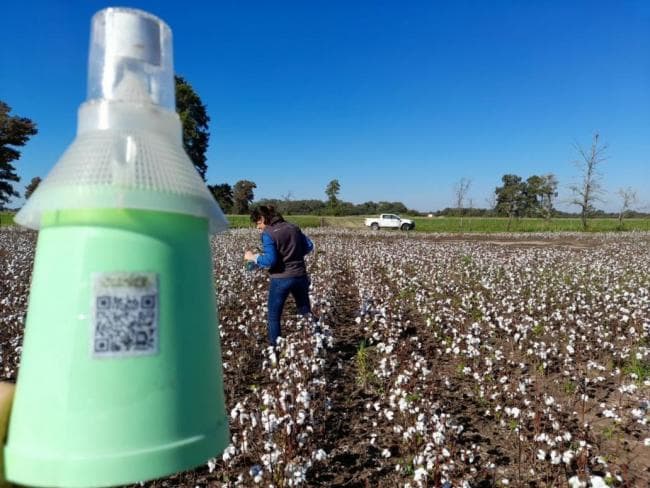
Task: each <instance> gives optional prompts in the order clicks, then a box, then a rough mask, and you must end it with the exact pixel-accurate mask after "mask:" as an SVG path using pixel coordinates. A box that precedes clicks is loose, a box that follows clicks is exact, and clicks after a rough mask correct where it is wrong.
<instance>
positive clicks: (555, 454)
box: [551, 449, 562, 464]
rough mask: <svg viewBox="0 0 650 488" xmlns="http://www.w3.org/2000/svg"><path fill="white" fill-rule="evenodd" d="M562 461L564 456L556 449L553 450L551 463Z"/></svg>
mask: <svg viewBox="0 0 650 488" xmlns="http://www.w3.org/2000/svg"><path fill="white" fill-rule="evenodd" d="M561 461H562V457H561V456H560V454H559V453H558V452H557V451H556V450H555V449H553V450H552V451H551V464H560V462H561Z"/></svg>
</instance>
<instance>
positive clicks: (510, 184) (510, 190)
mask: <svg viewBox="0 0 650 488" xmlns="http://www.w3.org/2000/svg"><path fill="white" fill-rule="evenodd" d="M501 181H502V182H503V186H500V187H497V188H496V189H495V190H494V193H495V194H496V197H497V206H496V210H497V213H498V214H499V215H507V216H508V230H510V225H511V224H512V219H513V217H521V216H523V214H524V212H525V209H526V206H527V205H526V204H527V195H526V191H525V190H526V183H525V182H524V181H522V179H521V176H517V175H503V176H502V177H501Z"/></svg>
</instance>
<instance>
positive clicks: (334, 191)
mask: <svg viewBox="0 0 650 488" xmlns="http://www.w3.org/2000/svg"><path fill="white" fill-rule="evenodd" d="M340 191H341V184H340V183H339V180H332V181H330V182H329V183H328V184H327V187H326V188H325V195H327V203H328V204H329V206H330V207H336V205H337V204H338V202H339V199H338V194H339V192H340Z"/></svg>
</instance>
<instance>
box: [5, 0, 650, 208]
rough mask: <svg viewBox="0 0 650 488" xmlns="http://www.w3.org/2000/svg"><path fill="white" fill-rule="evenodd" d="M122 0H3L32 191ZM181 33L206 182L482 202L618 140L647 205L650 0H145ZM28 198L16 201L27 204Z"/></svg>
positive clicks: (9, 93) (269, 193)
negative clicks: (205, 139)
mask: <svg viewBox="0 0 650 488" xmlns="http://www.w3.org/2000/svg"><path fill="white" fill-rule="evenodd" d="M107 6H116V4H113V3H108V2H103V1H77V2H72V1H69V2H64V1H60V0H49V1H24V2H6V3H5V4H3V22H2V23H3V28H2V29H1V30H0V99H2V100H4V101H6V102H7V103H8V104H9V105H10V106H11V107H12V108H13V109H14V113H16V114H19V115H21V116H26V117H30V118H32V119H33V120H35V121H36V122H37V123H38V126H39V134H38V135H37V136H36V137H34V138H33V139H32V140H31V141H30V142H29V143H28V145H27V146H26V147H25V148H24V151H23V157H22V158H21V160H20V161H18V162H17V163H16V166H17V170H18V173H19V174H20V176H21V177H22V181H21V183H20V188H19V190H20V191H21V192H22V190H23V188H24V185H25V184H27V183H28V182H29V181H30V179H31V178H32V177H33V176H44V175H46V174H47V172H48V171H49V169H50V168H51V167H52V166H53V164H54V163H55V162H56V160H57V159H58V157H59V156H60V155H61V153H62V152H63V151H64V150H65V148H66V147H67V145H68V144H69V143H70V142H71V141H72V139H73V138H74V135H75V129H76V112H77V108H78V106H79V104H81V103H82V102H83V101H84V99H85V96H86V63H87V55H88V52H87V51H88V39H89V29H90V18H91V16H92V15H93V14H94V12H96V11H97V10H100V9H101V8H104V7H107ZM117 6H129V7H136V8H141V9H144V10H147V11H149V12H151V13H153V14H155V15H158V16H159V17H161V18H162V19H163V20H165V21H166V22H167V23H168V24H169V25H170V26H171V28H172V30H173V33H174V56H175V67H176V72H177V73H179V74H181V75H183V76H184V77H185V78H187V79H188V80H189V81H190V82H191V83H192V84H193V86H194V88H195V89H196V91H197V92H198V93H199V95H200V96H201V98H202V100H203V101H204V103H205V104H206V105H207V107H208V112H209V115H210V117H211V118H212V123H211V126H210V131H211V139H210V148H209V151H208V168H209V169H208V173H207V177H208V182H209V183H212V184H214V183H222V182H228V183H230V184H234V183H235V182H236V181H237V180H239V179H250V180H253V181H255V182H256V183H257V190H256V192H255V193H256V198H263V197H271V198H272V197H280V196H282V195H285V194H287V192H289V191H290V192H291V194H292V196H293V198H296V199H299V198H319V199H324V198H325V194H324V189H325V186H326V185H327V182H328V181H330V180H331V179H334V178H337V179H338V180H339V181H340V183H341V193H340V198H342V199H344V200H347V201H352V202H355V203H360V202H363V201H367V200H374V201H379V200H389V201H395V200H400V201H403V202H404V203H405V204H406V205H407V206H409V207H411V208H415V209H418V210H423V211H426V210H430V209H434V210H435V209H439V208H444V207H446V206H451V205H452V201H453V187H454V184H455V183H456V182H457V181H458V180H460V178H462V177H467V178H471V180H472V185H471V188H470V192H469V197H470V198H471V199H472V200H473V203H474V205H475V206H486V201H487V199H488V198H489V197H490V196H491V194H493V192H494V188H495V187H496V186H498V185H499V184H500V178H501V176H502V175H503V174H505V173H515V174H519V175H521V176H523V177H524V178H525V177H527V176H530V175H532V174H544V173H549V172H551V173H555V174H556V175H557V177H558V179H559V181H560V202H559V204H558V207H560V208H567V206H566V205H565V204H563V203H562V201H566V200H567V199H568V197H569V193H568V190H567V187H568V186H569V184H571V183H573V182H574V181H575V180H576V178H577V175H578V171H577V170H576V168H575V167H574V166H573V165H572V164H571V161H572V160H574V159H575V158H576V156H577V155H576V153H575V151H574V149H573V147H572V146H573V144H574V143H576V142H577V143H579V144H582V145H584V146H587V145H588V144H589V143H590V140H591V136H592V134H593V133H594V132H595V131H599V132H600V133H601V135H602V139H603V140H604V141H605V142H606V143H608V145H609V150H608V156H609V159H608V161H607V162H606V163H605V164H604V165H603V166H602V173H603V183H604V187H605V189H606V190H607V194H606V195H605V199H606V202H604V203H602V204H600V205H599V207H600V208H605V209H608V210H615V209H617V208H618V206H619V199H618V198H617V196H616V191H617V190H618V189H619V188H621V187H627V186H631V187H632V188H634V189H636V190H637V192H638V194H639V197H640V200H641V202H640V204H639V206H644V207H645V208H646V210H650V2H646V1H611V2H599V1H585V2H565V1H556V2H550V1H537V2H523V1H512V2H505V1H485V2H476V1H475V2H467V1H455V2H445V3H442V2H432V1H429V2H425V1H422V2H419V1H417V2H416V1H410V2H409V1H397V0H395V1H354V0H348V1H331V0H330V1H301V2H288V1H277V2H269V1H266V2H253V1H249V2H244V1H230V2H220V1H214V2H198V1H197V2H177V1H132V2H130V3H128V4H121V5H120V4H117ZM14 203H15V204H16V205H18V204H20V203H22V202H21V200H16V201H15V202H14Z"/></svg>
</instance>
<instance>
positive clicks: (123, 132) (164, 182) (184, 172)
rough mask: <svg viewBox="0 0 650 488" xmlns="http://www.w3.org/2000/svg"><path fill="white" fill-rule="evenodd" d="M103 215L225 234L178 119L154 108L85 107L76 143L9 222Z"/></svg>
mask: <svg viewBox="0 0 650 488" xmlns="http://www.w3.org/2000/svg"><path fill="white" fill-rule="evenodd" d="M112 127H119V129H114V128H112ZM107 208H113V209H114V208H132V209H140V210H154V211H161V212H173V213H182V214H188V215H193V216H197V217H205V218H207V219H208V220H209V222H210V231H211V232H212V233H215V232H219V231H221V230H224V229H226V228H227V226H228V222H227V219H226V218H225V216H224V215H223V212H222V211H221V209H220V208H219V206H218V205H217V203H216V201H215V200H214V198H213V197H212V195H211V194H210V192H209V191H208V189H207V187H206V185H205V183H204V182H203V180H202V179H201V177H200V176H199V174H198V172H197V171H196V169H195V168H194V165H193V164H192V162H191V160H190V159H189V157H188V156H187V154H186V153H185V151H184V150H183V146H182V140H181V125H180V120H179V118H178V115H177V114H176V113H172V112H169V111H167V110H164V109H162V108H160V107H157V106H155V105H153V104H146V105H145V106H142V105H141V106H133V105H132V104H129V103H119V102H107V101H95V102H89V103H85V104H83V105H82V106H81V108H80V110H79V129H78V135H77V137H76V139H75V140H74V141H73V143H72V144H71V145H70V146H69V147H68V149H67V150H66V151H65V153H64V154H63V155H62V156H61V158H60V159H59V161H58V162H57V163H56V165H55V166H54V167H53V168H52V170H51V172H50V174H49V175H48V176H47V178H45V180H44V181H43V182H42V183H41V184H40V185H39V187H38V188H37V189H36V191H35V192H34V193H33V194H32V196H31V197H30V198H29V200H28V201H27V203H26V204H25V206H24V207H23V208H22V209H21V211H20V212H19V213H18V214H17V215H16V219H15V220H16V222H18V223H19V224H21V225H24V226H26V227H30V228H33V229H38V228H39V227H40V223H41V216H42V213H43V212H45V211H53V210H64V209H107Z"/></svg>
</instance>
